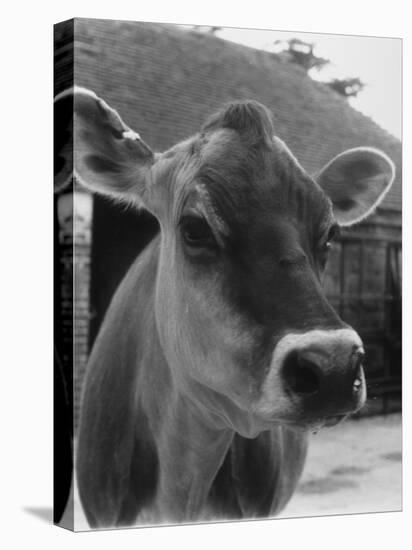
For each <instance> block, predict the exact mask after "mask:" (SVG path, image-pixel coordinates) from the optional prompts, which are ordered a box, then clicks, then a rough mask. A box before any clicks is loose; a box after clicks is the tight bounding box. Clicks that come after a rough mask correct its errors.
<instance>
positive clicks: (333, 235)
mask: <svg viewBox="0 0 412 550" xmlns="http://www.w3.org/2000/svg"><path fill="white" fill-rule="evenodd" d="M338 235H339V226H338V225H332V227H331V228H330V229H329V233H328V236H327V238H326V243H325V247H326V249H327V250H329V248H330V247H331V246H332V241H333V240H334V239H336V237H337V236H338Z"/></svg>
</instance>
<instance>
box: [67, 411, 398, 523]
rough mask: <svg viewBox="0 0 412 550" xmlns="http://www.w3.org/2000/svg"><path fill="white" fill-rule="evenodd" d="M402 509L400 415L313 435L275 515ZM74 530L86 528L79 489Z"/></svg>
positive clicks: (350, 423)
mask: <svg viewBox="0 0 412 550" xmlns="http://www.w3.org/2000/svg"><path fill="white" fill-rule="evenodd" d="M401 508H402V427H401V416H400V414H391V415H388V416H375V417H371V418H360V419H358V420H347V421H346V422H344V423H342V424H341V425H339V426H335V427H333V428H328V429H323V430H321V431H320V432H318V433H317V434H316V435H312V436H311V441H310V445H309V453H308V458H307V461H306V464H305V469H304V471H303V475H302V478H301V481H300V483H299V486H298V488H297V491H296V493H295V495H294V496H293V497H292V499H291V501H290V502H289V504H288V506H287V507H286V508H285V510H284V511H283V512H282V514H281V515H280V516H278V517H282V518H287V517H302V516H319V515H332V514H354V513H364V512H383V511H397V510H400V509H401ZM74 514H75V520H76V530H85V529H88V527H87V523H86V519H85V517H84V514H83V512H82V510H81V505H80V503H79V498H78V494H77V491H76V490H75V495H74Z"/></svg>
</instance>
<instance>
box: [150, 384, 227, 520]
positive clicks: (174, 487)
mask: <svg viewBox="0 0 412 550" xmlns="http://www.w3.org/2000/svg"><path fill="white" fill-rule="evenodd" d="M232 438H233V431H232V430H228V429H224V430H218V429H216V428H214V427H213V426H211V425H210V424H209V423H208V422H207V421H205V419H204V417H202V416H201V414H200V413H199V411H198V410H197V409H196V408H195V407H193V406H192V404H191V403H190V402H189V401H188V400H187V399H186V398H185V397H184V396H183V395H182V394H180V393H179V392H177V391H176V392H174V393H173V395H172V396H170V395H169V405H168V410H167V415H166V416H165V417H164V421H163V423H162V426H161V428H160V430H159V432H158V434H157V448H158V453H159V460H160V478H159V486H158V491H157V499H156V500H157V502H156V510H157V511H158V513H159V518H161V519H162V520H163V521H164V520H165V518H167V520H169V521H195V520H198V519H200V518H201V517H202V516H203V512H204V508H205V504H206V500H207V497H208V494H209V490H210V487H211V486H212V483H213V480H214V479H215V477H216V474H217V472H218V470H219V468H220V466H221V464H222V462H223V460H224V458H225V455H226V453H227V450H228V448H229V446H230V444H231V442H232Z"/></svg>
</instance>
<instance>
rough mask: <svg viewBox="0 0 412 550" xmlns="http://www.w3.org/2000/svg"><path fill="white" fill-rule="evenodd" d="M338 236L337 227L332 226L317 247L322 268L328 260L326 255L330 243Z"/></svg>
mask: <svg viewBox="0 0 412 550" xmlns="http://www.w3.org/2000/svg"><path fill="white" fill-rule="evenodd" d="M338 234H339V226H338V225H332V227H331V228H330V229H329V233H328V234H327V236H326V238H325V239H324V240H323V241H322V244H321V245H320V247H319V259H320V263H321V265H322V267H323V268H324V267H325V265H326V261H327V259H328V253H329V250H330V248H331V246H332V241H333V240H334V239H335V238H336V236H337V235H338Z"/></svg>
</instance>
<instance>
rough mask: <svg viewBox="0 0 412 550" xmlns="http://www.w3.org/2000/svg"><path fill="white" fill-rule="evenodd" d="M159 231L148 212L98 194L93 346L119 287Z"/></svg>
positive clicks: (94, 229) (92, 294) (93, 266)
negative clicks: (134, 262) (131, 266)
mask: <svg viewBox="0 0 412 550" xmlns="http://www.w3.org/2000/svg"><path fill="white" fill-rule="evenodd" d="M158 230H159V225H158V222H157V220H156V218H154V217H153V216H152V215H151V214H149V213H148V212H145V211H143V210H141V211H138V210H136V209H134V208H131V207H126V206H125V205H122V204H117V203H114V202H113V201H110V200H108V199H105V198H102V197H99V196H95V197H94V203H93V225H92V252H91V260H92V261H91V285H90V286H91V288H90V333H89V349H91V347H92V345H93V342H94V339H95V337H96V335H97V332H98V330H99V327H100V324H101V322H102V320H103V317H104V314H105V312H106V310H107V308H108V306H109V303H110V300H111V298H112V296H113V294H114V292H115V290H116V288H117V286H118V285H119V283H120V281H121V280H122V279H123V277H124V275H125V274H126V272H127V270H128V268H129V267H130V265H131V264H132V263H133V261H134V260H135V258H136V257H137V256H138V255H139V253H140V252H141V251H142V250H143V248H144V247H145V246H146V245H147V244H148V243H149V241H151V240H152V238H153V237H154V236H155V235H156V233H157V232H158Z"/></svg>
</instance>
